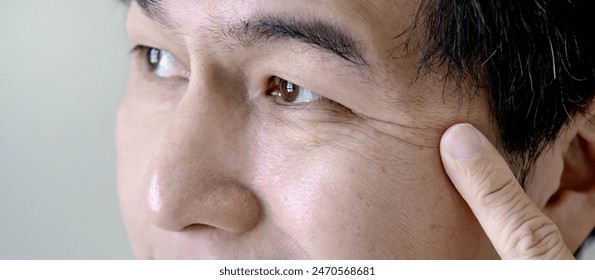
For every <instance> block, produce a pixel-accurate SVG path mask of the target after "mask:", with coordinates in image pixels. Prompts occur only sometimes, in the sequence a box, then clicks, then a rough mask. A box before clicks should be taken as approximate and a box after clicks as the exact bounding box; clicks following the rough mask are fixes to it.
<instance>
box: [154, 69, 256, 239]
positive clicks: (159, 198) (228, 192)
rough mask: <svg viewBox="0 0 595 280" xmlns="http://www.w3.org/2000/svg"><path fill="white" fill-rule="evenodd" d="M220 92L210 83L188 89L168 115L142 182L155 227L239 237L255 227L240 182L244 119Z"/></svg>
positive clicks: (249, 198)
mask: <svg viewBox="0 0 595 280" xmlns="http://www.w3.org/2000/svg"><path fill="white" fill-rule="evenodd" d="M214 82H215V81H213V83H214ZM191 84H192V81H190V83H189V85H191ZM223 91H224V89H220V88H218V87H217V86H214V85H212V84H211V85H209V84H207V85H205V86H202V87H196V88H195V90H192V89H191V88H190V86H189V89H188V90H187V91H186V93H185V95H184V97H183V98H182V99H181V101H180V102H179V103H178V105H177V107H176V109H175V111H174V113H173V115H172V116H171V121H170V123H169V124H168V126H167V130H166V133H165V134H164V135H163V136H162V139H161V141H160V142H159V145H158V147H157V149H156V151H155V152H154V154H153V156H152V158H151V163H150V164H149V167H148V169H147V172H146V174H145V178H144V182H143V186H144V187H143V193H142V198H143V200H144V205H145V209H146V211H147V214H148V217H149V219H150V220H151V222H152V223H153V224H154V225H156V226H157V227H160V228H162V229H164V230H168V231H182V230H184V229H186V228H188V227H189V226H192V225H203V226H210V227H214V228H218V229H221V230H224V231H229V232H234V233H242V232H246V231H249V230H250V229H252V228H253V227H255V226H256V224H257V223H258V220H259V218H260V202H259V200H258V198H257V197H256V195H255V194H254V192H253V191H252V190H251V189H250V188H249V187H248V186H246V185H245V184H243V183H242V182H241V179H240V178H239V177H240V176H239V174H241V170H242V168H243V165H242V162H245V160H242V159H243V158H244V155H245V151H246V150H247V149H244V147H245V146H246V144H245V143H246V141H244V140H242V139H244V138H243V135H244V133H243V132H242V131H243V130H244V129H245V124H244V123H245V122H242V120H244V118H245V116H244V115H243V114H242V113H241V112H240V111H237V110H234V109H233V108H237V107H236V106H237V104H232V103H233V102H234V99H233V98H230V96H227V95H226V94H225V93H223ZM235 94H237V93H235Z"/></svg>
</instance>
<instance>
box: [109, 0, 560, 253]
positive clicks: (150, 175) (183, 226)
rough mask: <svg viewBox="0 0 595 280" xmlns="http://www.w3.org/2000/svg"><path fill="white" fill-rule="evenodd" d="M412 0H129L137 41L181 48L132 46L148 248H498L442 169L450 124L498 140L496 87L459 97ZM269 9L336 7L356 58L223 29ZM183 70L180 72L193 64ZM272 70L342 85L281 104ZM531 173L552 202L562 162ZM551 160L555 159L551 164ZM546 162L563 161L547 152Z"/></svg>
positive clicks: (136, 144)
mask: <svg viewBox="0 0 595 280" xmlns="http://www.w3.org/2000/svg"><path fill="white" fill-rule="evenodd" d="M417 5H418V4H417V3H415V2H414V1H364V0H362V1H192V0H178V1H164V5H163V9H162V10H163V15H162V17H161V18H160V20H158V21H155V20H152V19H150V18H149V17H148V16H147V14H146V13H145V12H144V11H143V10H142V9H141V8H140V7H139V6H138V5H137V4H136V3H134V2H133V3H132V5H131V7H130V11H129V15H128V20H127V30H128V34H129V37H130V42H131V46H132V47H134V46H136V45H146V46H150V47H155V48H159V49H163V50H167V51H169V52H171V53H172V54H173V55H174V56H175V57H176V59H177V61H178V62H179V69H186V71H179V74H180V76H182V77H169V78H163V77H155V75H154V73H151V72H150V71H147V65H146V64H147V62H146V55H143V54H142V53H135V54H133V62H132V65H131V70H130V77H129V82H128V86H127V88H126V92H125V95H124V97H123V100H122V103H121V107H120V110H119V113H118V120H117V152H118V188H119V194H120V200H121V208H122V212H123V217H124V220H125V223H126V226H127V230H128V234H129V238H130V241H131V244H132V248H133V251H134V254H135V256H136V257H138V258H142V259H145V258H166V259H177V258H183V259H185V258H219V259H231V258H240V259H251V258H264V259H286V258H299V259H310V258H311V259H327V258H338V259H352V258H357V259H368V258H370V259H393V258H400V259H403V258H407V259H475V258H480V259H489V258H497V257H498V256H497V254H496V252H495V251H494V249H493V247H492V245H491V244H490V242H489V240H488V239H487V238H486V236H485V234H484V233H483V231H482V229H481V227H480V226H479V224H478V223H477V220H476V219H475V217H474V216H473V214H472V213H471V211H470V210H469V208H468V207H467V206H466V204H465V202H464V201H463V200H462V198H461V197H460V196H459V194H458V193H457V191H456V190H455V189H454V188H453V186H452V184H451V183H450V181H449V179H448V177H447V176H446V174H445V172H444V170H443V167H442V164H441V161H440V154H439V150H438V149H439V141H440V137H441V135H442V133H444V131H445V130H446V129H447V128H448V127H449V126H450V125H452V124H454V123H458V122H468V123H472V124H473V125H474V126H475V127H477V128H478V129H480V130H481V131H483V132H484V133H485V134H486V136H487V137H488V138H489V139H490V141H492V142H493V143H496V142H497V141H496V137H495V135H497V133H496V131H495V129H494V128H493V124H492V123H491V121H490V119H489V116H488V113H487V112H488V111H487V108H488V107H487V105H486V104H485V100H484V99H483V98H482V97H481V96H479V97H477V98H474V99H472V100H470V99H468V98H466V97H464V98H459V97H460V96H459V95H458V93H457V91H456V90H454V89H455V88H454V87H453V86H452V85H451V84H449V83H444V81H443V80H441V79H440V78H439V77H440V75H441V74H443V73H431V74H428V75H425V76H422V77H421V78H419V79H417V80H416V79H415V73H416V62H417V60H418V55H417V54H416V53H413V54H411V55H405V53H404V51H403V49H402V48H398V46H399V45H400V44H402V43H403V40H404V38H401V37H399V38H396V39H394V37H395V36H396V35H397V34H399V33H401V32H402V31H403V30H404V29H405V28H407V27H408V25H409V24H410V22H411V20H412V16H413V14H414V13H415V9H416V8H417ZM260 14H266V15H268V14H273V15H275V14H281V15H288V14H289V15H292V16H294V17H297V18H299V17H303V18H313V17H315V18H319V19H322V20H329V19H332V22H333V23H335V24H336V25H337V26H340V27H342V29H343V30H346V31H347V32H349V34H350V36H352V37H353V38H355V40H356V42H357V44H358V46H359V47H360V48H361V49H362V52H363V54H364V56H365V58H366V59H367V63H368V66H366V67H358V66H354V65H352V64H350V63H349V62H347V61H345V60H343V59H341V58H340V57H338V56H336V55H333V54H331V53H329V52H326V51H322V50H320V49H319V48H316V47H312V46H311V45H308V44H305V43H303V42H299V41H297V40H290V39H287V40H278V41H275V42H264V43H263V42H257V43H254V44H241V43H238V42H237V41H234V39H232V38H230V37H229V36H222V35H221V34H222V32H221V30H225V28H226V27H229V26H230V25H233V23H237V21H238V20H240V19H248V18H251V17H253V16H255V15H260ZM186 74H187V76H184V75H186ZM272 76H278V77H281V78H283V79H286V80H289V81H292V82H294V83H295V84H297V85H300V86H303V87H304V88H307V89H310V90H311V91H313V92H316V93H318V94H320V95H321V96H323V97H324V98H327V99H330V100H333V101H334V102H335V103H331V102H326V101H313V102H308V103H304V104H285V103H283V104H280V102H279V101H278V99H279V97H277V96H272V95H271V94H269V93H268V92H267V83H268V81H269V80H270V78H271V77H272ZM555 160H556V159H551V158H550V157H549V156H548V155H544V156H543V157H542V158H540V162H542V164H538V166H537V168H536V169H535V174H536V175H537V176H536V177H538V178H541V179H540V180H537V181H535V182H534V184H538V183H539V184H541V185H540V187H539V188H535V187H533V186H532V185H530V186H526V189H527V190H528V194H529V195H530V197H531V198H532V199H533V200H534V201H535V203H536V204H537V205H538V206H540V207H543V206H544V205H545V204H546V202H547V200H548V198H549V196H551V194H552V193H553V192H555V189H556V188H557V184H556V180H558V181H559V177H560V174H561V168H562V167H561V166H560V164H557V163H556V162H554V161H555ZM543 162H545V163H543ZM550 162H554V163H552V164H549V163H550Z"/></svg>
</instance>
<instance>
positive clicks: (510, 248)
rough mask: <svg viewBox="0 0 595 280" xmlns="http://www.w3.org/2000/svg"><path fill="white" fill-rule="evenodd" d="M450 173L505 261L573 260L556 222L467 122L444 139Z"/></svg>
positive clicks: (442, 145) (443, 151)
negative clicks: (528, 194)
mask: <svg viewBox="0 0 595 280" xmlns="http://www.w3.org/2000/svg"><path fill="white" fill-rule="evenodd" d="M440 154H441V157H442V162H443V164H444V168H445V170H446V173H447V174H448V176H449V177H450V179H451V181H452V182H453V184H454V185H455V187H456V188H457V190H458V191H459V193H460V194H461V195H462V197H463V198H464V199H465V201H466V202H467V204H468V205H469V207H470V208H471V210H472V211H473V213H474V214H475V216H476V217H477V219H478V221H479V223H480V224H481V226H482V228H483V229H484V231H485V232H486V234H487V236H488V238H489V239H490V241H491V242H492V245H493V246H494V248H495V249H496V250H497V251H498V254H499V255H500V257H501V258H502V259H574V257H573V255H572V253H571V252H570V250H568V248H567V247H566V245H565V244H564V241H563V239H562V235H561V233H560V231H559V230H558V228H557V226H556V225H555V224H554V222H552V221H551V220H550V219H549V218H548V217H547V216H546V215H545V214H543V213H542V212H541V210H539V208H537V206H535V204H534V203H533V202H532V201H531V199H530V198H529V197H528V196H527V195H526V194H525V192H524V191H523V189H522V187H521V186H520V184H519V183H518V181H517V180H516V178H515V176H514V174H513V173H512V171H511V170H510V168H509V167H508V164H507V163H506V161H505V160H504V159H503V158H502V156H501V155H500V153H499V152H498V151H497V150H496V148H495V147H494V146H492V144H491V143H490V142H489V141H488V139H487V138H486V137H485V136H484V135H483V134H481V133H480V132H479V131H477V130H476V129H475V128H473V126H471V125H469V124H458V125H454V126H452V127H451V128H449V129H448V130H447V131H446V133H445V134H444V135H443V137H442V140H441V142H440Z"/></svg>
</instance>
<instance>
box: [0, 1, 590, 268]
mask: <svg viewBox="0 0 595 280" xmlns="http://www.w3.org/2000/svg"><path fill="white" fill-rule="evenodd" d="M0 7H1V9H0V190H2V192H1V193H0V259H129V258H132V255H131V252H130V249H129V247H128V243H127V240H126V235H125V231H124V227H123V225H122V221H121V219H120V215H119V208H118V203H117V195H116V180H115V154H114V132H113V130H114V121H115V113H116V110H117V106H118V102H119V99H120V96H121V93H122V92H123V89H124V83H125V79H126V73H127V68H128V46H127V43H126V37H125V32H124V20H125V12H126V8H125V7H123V6H121V5H120V4H117V3H116V1H115V0H86V1H85V0H51V1H48V0H0ZM591 249H592V250H590V251H589V252H587V256H586V257H587V258H591V259H595V246H592V248H591Z"/></svg>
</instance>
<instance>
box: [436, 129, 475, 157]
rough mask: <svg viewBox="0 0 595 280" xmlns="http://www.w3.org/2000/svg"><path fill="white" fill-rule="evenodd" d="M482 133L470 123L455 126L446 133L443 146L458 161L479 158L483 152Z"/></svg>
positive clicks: (442, 142)
mask: <svg viewBox="0 0 595 280" xmlns="http://www.w3.org/2000/svg"><path fill="white" fill-rule="evenodd" d="M482 138H483V137H481V134H480V132H479V131H478V130H477V129H476V128H475V127H473V126H472V125H471V124H468V123H461V124H455V125H453V126H451V127H450V128H449V129H448V130H446V132H445V133H444V135H443V137H442V139H441V143H440V144H441V146H442V147H443V148H444V149H445V150H446V151H447V152H448V153H449V154H450V155H452V157H453V158H455V159H457V160H471V159H475V158H477V157H478V156H479V155H480V154H481V153H482V151H483V148H484V141H483V139H482Z"/></svg>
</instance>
